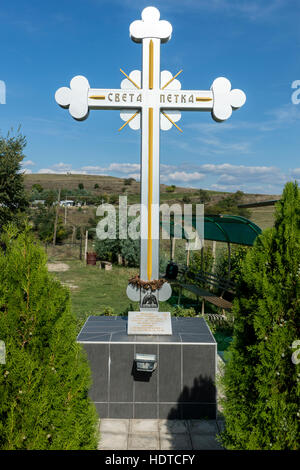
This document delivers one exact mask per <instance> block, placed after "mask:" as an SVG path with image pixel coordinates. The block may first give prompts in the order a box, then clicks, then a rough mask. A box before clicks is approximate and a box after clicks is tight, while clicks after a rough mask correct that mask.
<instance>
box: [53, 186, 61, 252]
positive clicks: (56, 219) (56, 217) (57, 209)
mask: <svg viewBox="0 0 300 470" xmlns="http://www.w3.org/2000/svg"><path fill="white" fill-rule="evenodd" d="M59 203H60V188H59V190H58V197H57V205H56V214H55V221H54V233H53V246H55V244H56V231H57V222H58V211H59Z"/></svg>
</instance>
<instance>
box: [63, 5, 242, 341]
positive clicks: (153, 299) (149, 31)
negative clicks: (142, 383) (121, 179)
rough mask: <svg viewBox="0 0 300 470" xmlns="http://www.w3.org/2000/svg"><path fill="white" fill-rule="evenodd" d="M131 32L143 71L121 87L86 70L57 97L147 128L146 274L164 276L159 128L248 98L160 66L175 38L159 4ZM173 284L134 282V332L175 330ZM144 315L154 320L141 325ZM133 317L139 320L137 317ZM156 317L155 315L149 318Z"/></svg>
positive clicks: (222, 84) (76, 113) (217, 115)
mask: <svg viewBox="0 0 300 470" xmlns="http://www.w3.org/2000/svg"><path fill="white" fill-rule="evenodd" d="M129 31H130V37H131V39H132V40H133V41H135V42H138V43H142V46H143V47H142V49H143V50H142V72H141V71H139V70H133V71H132V72H131V73H130V74H129V75H127V74H126V73H125V72H123V70H122V69H120V70H121V72H122V73H123V74H124V75H125V76H126V78H125V79H124V80H123V81H122V83H121V88H120V89H103V88H91V87H90V85H89V82H88V80H87V79H86V78H85V77H83V76H76V77H74V78H73V79H72V80H71V83H70V88H67V87H63V88H59V90H57V92H56V94H55V99H56V101H57V103H58V104H59V105H60V106H62V107H63V108H69V112H70V114H71V116H72V117H73V118H74V119H77V120H79V121H81V120H84V119H86V118H87V117H88V114H89V110H90V109H118V110H122V112H121V119H122V120H123V121H125V124H123V125H122V126H121V127H120V129H119V130H121V129H123V128H124V127H125V126H126V125H127V124H128V125H129V126H130V127H131V128H132V129H135V130H137V129H139V128H141V130H142V132H141V136H142V145H141V258H140V259H141V261H140V279H141V280H142V281H153V280H158V279H159V228H160V225H159V133H160V129H163V130H168V129H171V127H172V126H173V125H174V126H175V127H176V128H177V129H178V130H179V131H181V129H180V127H179V126H178V125H177V124H176V122H178V121H179V119H180V117H181V114H180V111H181V110H184V111H211V113H212V117H213V118H214V119H215V120H216V121H219V122H221V121H225V120H226V119H228V118H229V117H230V116H231V114H232V110H233V109H237V108H240V107H241V106H243V104H244V103H245V101H246V96H245V94H244V92H243V91H241V90H237V89H234V90H232V89H231V83H230V81H229V80H227V79H226V78H224V77H219V78H217V79H216V80H214V82H213V84H212V86H211V88H210V90H181V84H180V82H179V80H177V79H176V77H177V76H178V75H179V74H180V73H181V72H182V71H179V72H178V73H177V74H176V75H174V76H173V75H172V74H171V72H168V71H166V70H164V71H161V70H160V45H161V43H165V42H167V41H168V40H169V39H170V38H171V34H172V26H171V24H170V23H169V22H168V21H162V20H160V12H159V11H158V9H157V8H154V7H147V8H145V9H144V10H143V12H142V19H141V20H138V21H134V22H133V23H131V25H130V29H129ZM171 292H172V291H171V287H170V285H169V284H168V283H164V284H163V286H162V287H161V288H160V289H156V290H155V291H152V290H151V289H149V290H145V289H143V288H137V287H134V286H132V285H129V286H128V288H127V295H128V297H129V298H130V299H131V300H134V301H139V302H140V308H141V312H129V326H128V332H129V334H133V333H138V332H141V333H144V334H145V333H147V334H171V320H170V314H169V313H166V312H160V313H158V306H159V301H163V300H167V299H168V298H169V297H170V296H171ZM141 314H143V315H142V318H144V319H145V321H146V322H148V321H150V326H149V325H148V326H146V325H145V323H144V324H143V325H142V324H141V325H140V326H138V323H137V322H138V320H139V319H140V317H141ZM133 318H135V319H136V320H137V322H133ZM149 319H150V320H149Z"/></svg>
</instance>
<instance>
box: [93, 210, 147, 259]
mask: <svg viewBox="0 0 300 470" xmlns="http://www.w3.org/2000/svg"><path fill="white" fill-rule="evenodd" d="M131 220H132V217H128V219H127V226H128V225H129V223H130V222H131ZM95 251H96V253H97V255H98V257H99V258H100V259H101V260H107V261H111V262H112V263H116V262H117V261H118V254H121V255H122V256H123V258H124V260H125V261H126V262H127V264H128V266H132V267H138V266H139V264H140V240H139V239H138V240H132V239H131V238H127V239H125V240H123V239H119V226H118V218H117V224H116V238H115V239H109V238H107V239H105V240H99V239H98V238H97V237H96V239H95Z"/></svg>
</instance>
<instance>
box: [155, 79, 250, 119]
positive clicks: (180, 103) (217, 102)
mask: <svg viewBox="0 0 300 470" xmlns="http://www.w3.org/2000/svg"><path fill="white" fill-rule="evenodd" d="M245 101H246V95H245V93H244V92H243V91H242V90H238V89H234V90H232V89H231V83H230V81H229V80H227V78H224V77H219V78H217V79H216V80H215V81H214V82H213V84H212V86H211V89H210V90H207V91H205V90H176V91H175V90H161V91H160V96H159V102H160V108H161V109H162V110H164V109H166V110H167V109H172V110H179V111H180V110H182V111H183V110H186V111H211V112H212V117H213V118H214V119H215V120H216V121H225V120H226V119H228V118H229V117H230V116H231V114H232V110H233V109H238V108H240V107H241V106H243V105H244V103H245Z"/></svg>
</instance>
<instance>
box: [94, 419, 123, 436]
mask: <svg viewBox="0 0 300 470" xmlns="http://www.w3.org/2000/svg"><path fill="white" fill-rule="evenodd" d="M100 432H101V433H103V432H108V433H120V434H122V433H128V432H129V419H101V420H100Z"/></svg>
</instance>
